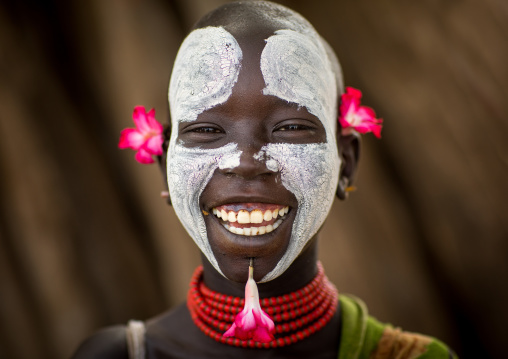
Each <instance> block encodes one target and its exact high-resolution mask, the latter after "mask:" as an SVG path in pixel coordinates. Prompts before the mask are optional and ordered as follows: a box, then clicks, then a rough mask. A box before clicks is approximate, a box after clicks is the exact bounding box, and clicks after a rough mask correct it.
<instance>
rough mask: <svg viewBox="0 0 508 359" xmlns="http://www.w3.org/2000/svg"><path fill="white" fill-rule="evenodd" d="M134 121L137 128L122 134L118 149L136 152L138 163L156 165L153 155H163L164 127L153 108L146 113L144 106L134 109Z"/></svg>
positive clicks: (123, 131)
mask: <svg viewBox="0 0 508 359" xmlns="http://www.w3.org/2000/svg"><path fill="white" fill-rule="evenodd" d="M132 119H133V120H134V124H135V125H136V128H126V129H124V130H122V132H121V133H120V142H119V143H118V147H120V148H121V149H124V148H132V149H133V150H136V151H138V152H136V156H135V158H136V161H138V162H139V163H145V164H147V163H154V162H155V161H154V160H153V158H152V155H155V156H160V155H162V143H163V142H164V139H163V138H162V125H161V124H160V123H159V121H157V120H156V119H155V110H154V109H153V108H152V109H151V110H150V111H149V112H148V113H146V111H145V108H144V107H143V106H136V107H134V112H133V113H132Z"/></svg>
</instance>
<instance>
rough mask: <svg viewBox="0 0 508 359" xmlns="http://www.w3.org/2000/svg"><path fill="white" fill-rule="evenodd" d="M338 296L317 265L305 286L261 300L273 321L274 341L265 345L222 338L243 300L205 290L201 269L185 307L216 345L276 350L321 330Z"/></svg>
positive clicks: (335, 305)
mask: <svg viewBox="0 0 508 359" xmlns="http://www.w3.org/2000/svg"><path fill="white" fill-rule="evenodd" d="M338 297H339V296H338V292H337V289H336V288H335V286H334V285H333V284H331V283H330V282H329V281H328V278H327V277H326V276H325V274H324V270H323V267H322V265H321V263H319V262H318V273H317V275H316V277H315V278H314V279H313V280H312V281H311V282H310V283H309V284H307V285H306V286H305V287H303V288H301V289H299V290H297V291H295V292H292V293H288V294H284V295H281V296H279V297H270V298H262V299H261V300H260V304H261V308H263V310H264V311H265V312H266V313H268V314H269V315H270V316H271V317H272V319H273V321H274V322H275V334H276V339H275V340H272V341H271V342H269V343H260V342H255V341H253V340H241V339H238V338H225V337H223V336H222V334H223V333H224V332H225V331H226V330H227V329H228V328H229V327H230V326H231V324H232V323H233V321H234V319H235V316H236V315H237V314H238V313H239V312H241V311H242V309H243V306H244V299H243V298H240V297H233V296H228V295H224V294H221V293H218V292H214V291H212V290H210V289H209V288H207V287H206V286H205V284H204V283H203V267H202V266H199V267H198V268H197V269H196V271H195V272H194V275H193V276H192V279H191V283H190V289H189V293H188V296H187V306H188V307H189V311H190V314H191V317H192V320H193V321H194V323H195V324H196V325H197V326H198V327H199V329H201V331H203V332H204V333H205V334H206V335H207V336H209V337H211V338H213V339H214V340H216V341H218V342H220V343H224V344H229V345H233V346H237V347H244V348H276V347H282V346H285V345H289V344H293V343H296V342H298V341H300V340H302V339H304V338H307V337H308V336H310V335H311V334H313V333H315V332H317V331H318V330H320V329H322V328H323V327H324V326H325V325H326V324H327V323H328V322H329V321H330V320H331V319H332V317H333V315H334V314H335V311H336V310H337V304H338ZM277 334H278V335H277Z"/></svg>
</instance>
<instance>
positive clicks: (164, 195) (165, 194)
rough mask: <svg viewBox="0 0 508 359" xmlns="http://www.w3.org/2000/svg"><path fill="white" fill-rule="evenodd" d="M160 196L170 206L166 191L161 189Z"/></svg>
mask: <svg viewBox="0 0 508 359" xmlns="http://www.w3.org/2000/svg"><path fill="white" fill-rule="evenodd" d="M161 198H165V199H166V202H167V203H168V204H169V205H170V206H171V197H169V192H168V191H161Z"/></svg>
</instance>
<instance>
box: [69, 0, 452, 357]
mask: <svg viewBox="0 0 508 359" xmlns="http://www.w3.org/2000/svg"><path fill="white" fill-rule="evenodd" d="M359 96H360V93H359V92H358V91H357V90H354V89H348V90H347V92H346V93H345V94H344V89H343V84H342V77H341V72H340V66H339V63H338V61H337V59H336V57H335V55H334V53H333V51H332V50H331V49H330V47H329V46H328V45H327V43H326V42H325V41H324V40H322V39H321V38H320V36H319V35H318V34H317V33H316V31H315V30H314V29H313V27H312V26H311V25H310V24H309V23H308V22H307V21H306V20H305V19H304V18H302V17H301V16H300V15H298V14H296V13H295V12H293V11H292V10H289V9H287V8H285V7H282V6H280V5H276V4H273V3H269V2H264V1H256V2H235V3H230V4H227V5H224V6H222V7H220V8H218V9H216V10H215V11H213V12H211V13H210V14H208V15H206V16H205V17H204V18H203V19H201V20H200V21H199V22H198V23H197V24H196V25H195V27H194V30H193V31H192V32H191V33H190V34H189V36H188V37H187V38H186V39H185V41H184V42H183V44H182V46H181V48H180V50H179V53H178V56H177V58H176V60H175V65H174V68H173V73H172V77H171V81H170V86H169V102H170V107H171V135H170V138H169V142H167V141H166V142H165V146H164V147H167V151H162V150H160V145H161V143H160V142H161V140H160V137H154V139H153V140H150V141H152V142H149V141H147V143H148V142H149V143H148V144H147V145H146V147H143V148H141V149H140V152H138V156H139V158H140V159H142V158H145V159H146V158H148V159H149V158H150V153H153V154H160V153H163V154H162V155H161V161H162V163H163V165H164V166H163V167H164V171H163V172H164V173H165V175H167V183H168V189H169V194H170V200H171V202H172V205H173V207H174V209H175V212H176V214H177V215H178V217H179V219H180V221H181V222H182V224H183V225H184V227H185V228H186V230H187V231H188V232H189V234H190V236H191V237H192V238H193V239H194V241H195V242H196V244H197V245H198V247H199V248H200V250H201V252H202V254H203V255H202V258H203V268H202V269H198V270H197V271H196V274H195V276H194V277H193V279H192V281H191V289H190V291H189V295H188V301H187V303H186V304H183V305H181V306H179V307H177V308H175V309H174V310H172V311H170V312H168V313H164V314H162V315H161V316H159V317H157V318H154V319H151V320H148V321H147V322H146V323H142V322H134V321H133V322H130V323H129V326H128V327H127V329H126V328H125V327H124V326H117V327H112V328H108V329H105V330H103V331H101V332H99V333H97V334H95V335H94V336H92V337H91V338H89V339H88V340H87V341H86V342H85V343H83V344H82V346H81V347H80V348H79V349H78V352H77V353H76V355H75V358H92V357H93V358H166V357H167V358H170V357H171V358H210V357H220V358H224V357H241V358H251V357H252V358H263V357H271V358H341V359H342V358H348V359H353V358H451V357H452V354H451V352H450V351H449V350H448V348H447V347H446V346H445V345H444V344H442V343H440V342H439V341H437V340H435V339H433V338H431V337H426V336H422V335H418V334H411V333H406V332H402V331H400V330H398V329H394V328H392V327H391V326H387V325H384V324H381V323H379V322H377V321H376V320H375V319H373V318H371V317H369V316H368V314H367V310H366V308H365V305H364V304H363V303H362V302H361V301H360V300H359V299H356V298H352V297H347V296H342V295H341V296H340V297H339V296H338V293H337V290H336V289H335V287H334V286H333V285H332V284H330V283H329V282H328V280H327V278H326V276H325V275H324V272H323V269H322V268H321V266H320V264H319V263H318V260H317V239H318V233H319V230H320V228H321V226H322V225H323V222H324V220H325V219H326V216H327V215H328V212H329V210H330V207H331V204H332V202H333V199H334V197H335V195H337V196H338V197H339V198H340V199H345V198H346V195H347V191H348V188H350V186H351V185H352V181H353V177H354V174H355V169H356V166H357V161H358V154H359V145H360V143H359V135H358V133H359V132H360V133H365V132H368V131H369V130H370V131H372V132H374V134H375V135H377V136H378V137H379V136H380V130H381V120H378V119H376V118H375V117H374V114H373V112H372V111H371V110H370V109H367V108H364V107H360V106H359V104H358V99H359ZM341 99H342V102H341ZM339 108H340V113H339ZM137 111H138V112H137V115H136V116H140V118H142V121H145V120H146V123H147V124H149V125H150V124H151V123H152V125H153V127H154V128H157V125H155V124H153V121H154V119H152V117H153V113H149V114H145V113H144V111H143V110H142V109H140V108H138V110H137ZM338 117H339V118H340V123H339V122H338V121H337V118H338ZM143 123H145V122H143ZM159 130H160V128H159ZM148 132H149V131H148ZM148 132H147V133H148ZM155 132H157V131H155ZM128 136H129V135H126V139H125V141H127V140H128V138H127V137H128ZM132 136H134V135H132ZM133 138H134V137H133ZM124 145H125V146H127V144H124ZM143 151H144V152H143ZM147 151H148V152H147ZM150 151H152V152H150ZM166 154H167V156H166ZM166 164H167V165H166ZM248 278H249V280H248V281H247V285H246V284H245V282H246V280H247V279H248ZM255 282H258V286H257V287H256V283H255ZM244 288H246V289H245V299H244V300H242V299H243V297H244ZM258 290H259V295H258ZM259 297H261V298H262V300H261V307H260V306H259V305H260V304H259ZM242 308H243V310H242ZM272 320H274V321H275V323H274V322H273V321H272Z"/></svg>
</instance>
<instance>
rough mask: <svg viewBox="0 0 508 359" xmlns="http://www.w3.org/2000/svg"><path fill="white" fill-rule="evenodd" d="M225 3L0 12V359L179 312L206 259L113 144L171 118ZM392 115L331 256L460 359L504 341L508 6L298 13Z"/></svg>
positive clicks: (335, 220) (334, 271) (149, 180)
mask: <svg viewBox="0 0 508 359" xmlns="http://www.w3.org/2000/svg"><path fill="white" fill-rule="evenodd" d="M225 2H226V1H218V0H214V1H210V0H206V1H205V0H192V1H183V0H173V1H168V0H166V1H163V0H152V1H142V2H141V1H134V0H125V1H99V0H92V1H87V2H83V1H82V2H57V1H46V2H43V3H44V5H41V2H37V1H35V0H33V1H25V2H14V1H11V2H10V3H9V2H7V3H5V4H3V5H1V6H0V79H1V80H0V108H1V116H0V136H1V138H2V140H1V141H0V175H1V177H0V178H1V180H0V196H1V202H0V203H1V206H0V319H1V321H0V357H1V358H20V359H24V358H27V359H28V358H57V359H60V358H67V357H69V355H70V354H71V353H72V351H73V350H74V349H75V348H76V346H77V345H78V344H79V342H80V341H82V340H83V339H84V338H85V337H86V336H87V335H89V334H90V333H92V332H93V331H95V330H97V329H98V328H100V327H102V326H105V325H110V324H113V323H124V322H126V321H127V320H128V319H131V318H137V319H146V318H148V317H150V316H153V315H155V314H156V313H160V312H162V311H164V310H166V309H168V308H170V307H171V306H172V305H175V304H177V303H179V302H181V301H182V300H183V299H184V298H185V295H186V290H187V283H188V280H189V278H190V275H191V272H192V270H193V269H194V267H195V266H196V265H197V263H198V262H199V253H198V250H197V249H196V248H195V246H194V244H193V242H192V240H191V239H190V238H188V236H187V235H186V233H185V231H184V230H183V228H182V227H181V225H180V224H179V223H178V220H177V219H176V217H175V215H174V213H173V211H172V209H171V208H170V207H168V206H167V205H165V203H164V201H163V200H162V199H161V198H159V192H160V191H161V190H163V183H162V179H161V176H160V173H159V170H158V168H156V166H141V165H138V164H137V163H136V162H135V161H134V159H133V153H129V152H127V151H123V152H121V151H119V150H118V149H117V148H116V144H117V141H118V136H119V133H120V130H121V129H122V128H124V127H129V126H131V111H132V109H133V107H134V106H135V105H144V106H146V107H149V108H152V107H154V108H155V109H156V111H157V117H158V118H159V119H160V120H166V119H167V116H168V110H167V102H166V101H167V95H166V93H167V84H168V81H169V76H170V72H171V67H172V62H173V60H174V57H175V54H176V51H177V49H178V46H179V44H180V42H181V41H182V39H183V37H184V35H185V33H186V32H187V31H188V29H189V28H190V26H191V25H192V24H193V23H194V22H195V21H196V20H197V19H198V18H199V17H200V16H202V15H203V14H204V13H206V12H207V11H209V10H211V9H212V8H214V7H215V6H217V5H219V4H222V3H225ZM282 3H284V4H286V5H289V6H290V7H292V8H294V9H295V10H297V11H299V12H301V13H302V14H303V15H304V16H306V17H307V18H308V19H309V20H310V21H311V22H312V23H313V24H314V25H315V27H316V28H317V29H318V31H319V32H320V33H321V34H322V35H323V37H325V38H326V39H327V40H328V41H329V43H330V44H331V45H332V47H333V48H334V49H335V50H336V52H337V54H338V56H339V59H340V60H341V63H342V66H343V71H344V76H345V80H346V85H350V86H354V87H357V88H360V89H362V91H363V92H364V103H366V104H368V105H370V106H372V107H374V108H375V109H376V111H377V113H378V115H380V116H381V117H383V118H384V119H385V121H386V122H385V128H384V131H383V139H382V140H381V141H378V140H376V139H374V138H372V137H366V138H365V139H364V141H363V145H364V147H363V153H362V162H361V165H360V170H359V175H358V182H357V187H358V191H357V192H355V193H352V194H351V196H350V198H349V200H348V201H346V202H339V201H336V203H335V204H334V207H333V210H332V213H331V214H330V216H329V219H328V221H327V223H326V224H325V227H324V229H323V232H322V238H321V247H320V248H321V258H322V261H323V263H324V266H325V268H326V271H327V274H328V276H329V277H330V278H331V279H332V281H333V282H334V283H336V285H337V287H338V288H339V291H341V292H348V293H354V294H356V295H358V296H360V297H361V298H363V299H364V300H365V301H366V302H367V304H368V306H369V309H370V311H371V313H372V314H374V315H375V316H377V317H378V318H379V319H381V320H383V321H389V322H392V323H394V324H396V325H400V326H402V327H403V328H404V329H407V330H412V331H418V332H423V333H427V334H433V335H436V336H438V337H440V338H441V339H443V340H445V341H447V342H448V343H450V344H451V345H452V346H453V347H454V348H455V349H456V351H457V352H458V353H459V354H460V355H461V357H462V358H478V357H481V358H489V357H492V358H499V357H503V356H504V355H503V353H504V346H502V343H503V341H504V340H505V338H506V336H507V334H508V331H507V329H506V323H508V311H506V310H505V303H507V302H508V287H507V285H506V283H507V280H508V275H507V274H508V264H507V262H508V261H507V259H508V258H507V256H508V224H507V222H508V221H507V214H508V205H507V201H508V191H507V189H506V184H507V183H508V141H507V138H508V120H507V115H506V114H507V113H508V101H507V99H508V96H507V92H508V73H507V72H508V66H507V65H506V64H507V63H508V5H507V4H508V3H507V2H505V1H499V0H498V1H495V0H485V1H481V2H479V1H473V0H462V1H459V0H449V1H444V2H438V1H431V0H426V1H419V2H408V1H402V0H396V1H385V0H381V1H366V0H357V1H343V2H340V3H341V4H340V5H338V3H339V2H337V1H333V0H320V1H313V2H310V1H304V0H294V1H289V0H288V1H284V2H282Z"/></svg>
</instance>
